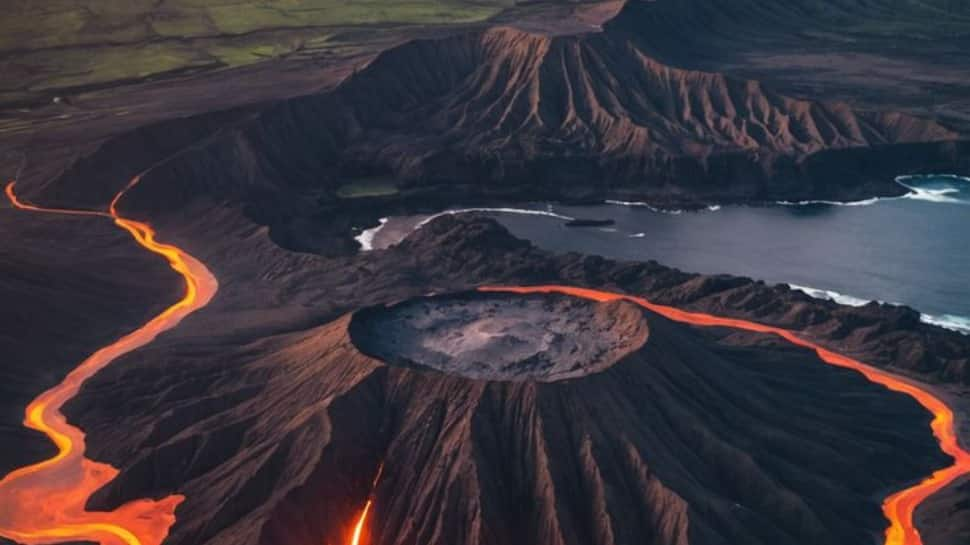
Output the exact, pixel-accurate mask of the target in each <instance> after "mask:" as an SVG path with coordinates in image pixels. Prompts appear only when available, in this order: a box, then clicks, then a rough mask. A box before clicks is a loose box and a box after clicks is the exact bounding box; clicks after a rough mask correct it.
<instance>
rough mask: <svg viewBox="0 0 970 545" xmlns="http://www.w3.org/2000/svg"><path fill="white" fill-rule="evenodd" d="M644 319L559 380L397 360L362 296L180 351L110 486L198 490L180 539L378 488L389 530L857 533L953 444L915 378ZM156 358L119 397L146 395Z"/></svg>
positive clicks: (392, 533) (320, 514)
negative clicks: (627, 349) (371, 333)
mask: <svg viewBox="0 0 970 545" xmlns="http://www.w3.org/2000/svg"><path fill="white" fill-rule="evenodd" d="M645 319H646V320H647V322H648V323H649V328H650V331H651V335H650V339H649V341H648V342H646V343H645V344H643V345H642V347H640V348H639V349H637V350H635V351H633V352H632V353H630V354H628V355H626V356H625V357H623V358H622V359H621V360H619V361H617V362H616V363H615V364H614V365H612V366H610V367H608V368H606V369H603V370H602V371H601V372H599V373H594V374H590V375H587V376H585V377H576V378H573V379H570V380H565V381H556V382H534V381H505V380H502V381H493V380H481V379H477V380H476V379H469V378H466V377H464V376H456V375H453V374H450V373H442V372H439V371H433V370H417V369H412V368H404V367H398V366H390V367H389V366H387V365H386V364H384V363H382V362H381V361H379V360H375V359H372V358H370V357H367V356H365V355H363V354H361V353H359V352H358V351H357V350H356V349H355V348H354V346H353V343H352V341H351V339H350V336H349V335H348V326H349V323H350V317H349V316H348V317H344V318H341V319H339V320H336V321H335V322H333V323H331V324H328V325H325V326H320V327H317V328H313V329H311V330H308V331H304V332H298V333H293V334H289V335H283V336H278V337H275V338H272V339H266V340H264V341H261V342H259V343H257V344H253V345H249V346H244V347H239V348H235V349H232V348H229V349H225V348H224V349H223V350H221V351H220V352H219V353H218V354H217V353H214V352H210V351H209V350H203V351H200V350H197V349H195V350H190V351H186V352H183V353H182V354H180V355H179V356H178V357H177V358H176V359H175V360H174V361H171V360H169V361H168V362H167V365H166V366H165V374H164V375H160V376H157V377H156V378H155V379H154V380H153V381H152V382H154V385H153V388H155V391H158V390H157V389H158V388H159V386H161V391H163V392H166V393H165V394H164V395H163V396H161V397H156V400H155V401H154V402H153V405H155V406H154V408H153V410H155V411H157V410H159V409H161V410H162V414H165V415H167V416H166V417H165V418H163V419H162V420H161V421H159V422H157V423H155V424H150V425H148V426H147V427H146V428H145V429H144V432H140V433H136V434H135V435H134V436H130V437H129V439H128V440H127V441H126V443H127V446H136V445H140V446H138V447H137V448H136V450H135V451H134V452H132V453H131V457H130V458H129V459H128V464H129V469H127V470H126V471H125V473H124V475H123V476H122V478H121V479H119V480H118V481H116V482H115V483H113V484H112V485H110V486H109V487H107V488H106V489H105V490H103V491H102V492H101V493H99V495H98V498H97V503H96V505H98V506H106V505H113V504H116V503H119V502H121V501H123V500H125V499H127V498H131V497H140V496H145V495H149V496H151V495H156V494H160V493H162V492H163V491H170V490H178V491H179V492H181V493H184V494H186V496H187V498H188V499H187V500H186V503H185V504H184V505H183V506H182V507H180V508H179V512H178V516H179V519H178V523H177V524H176V526H175V527H174V531H173V533H172V535H171V537H170V540H171V543H173V544H180V543H234V544H246V543H262V544H266V545H275V544H283V543H293V542H314V543H328V542H329V543H340V542H342V540H343V539H344V538H345V536H346V535H347V533H348V531H349V529H350V528H351V526H352V525H353V524H354V522H356V519H357V516H358V514H359V510H360V509H361V507H362V505H363V503H364V501H365V499H366V498H367V497H368V496H369V495H371V494H373V498H374V501H375V503H374V508H373V510H372V512H371V516H370V518H369V522H368V527H369V529H370V533H371V536H372V537H371V543H374V544H379V543H387V544H392V543H393V544H412V543H414V544H417V543H429V544H450V543H464V544H496V545H497V544H506V543H523V544H524V543H560V544H576V545H580V544H591V543H598V544H613V543H628V542H631V541H641V540H647V541H650V542H653V543H659V544H686V543H692V544H700V545H706V544H724V545H729V544H735V543H749V544H760V543H764V544H766V545H767V544H789V543H791V544H795V543H859V542H864V541H865V540H866V539H868V536H869V535H871V533H874V532H878V531H879V530H881V527H882V525H883V520H882V517H881V513H880V510H879V506H878V501H877V500H875V499H874V495H875V494H876V493H877V492H880V491H882V490H885V489H886V488H889V487H893V486H898V485H899V483H902V482H905V481H908V480H911V479H913V478H915V477H917V476H919V475H922V474H924V473H925V472H926V471H927V470H928V469H931V468H933V467H937V466H940V465H942V464H943V463H944V462H945V460H944V458H943V457H942V456H941V455H939V454H938V453H937V452H936V450H935V445H934V442H933V441H932V439H931V437H930V433H929V431H928V428H927V423H928V420H929V417H928V415H926V414H925V413H924V412H923V411H922V410H921V409H920V408H919V406H918V405H917V404H916V403H915V402H913V401H912V400H909V399H908V398H906V397H905V396H902V395H899V394H891V393H887V392H886V391H884V390H883V389H881V388H880V387H878V386H875V385H873V384H871V383H868V382H867V381H866V380H865V379H863V378H862V377H861V376H860V375H858V374H855V373H852V372H848V371H844V370H839V369H835V368H832V367H830V366H826V365H825V364H823V363H822V362H820V361H819V360H817V358H816V357H815V356H814V355H813V354H811V353H809V352H806V351H803V350H797V349H794V348H791V347H789V346H786V345H785V344H784V343H782V342H780V341H777V340H775V339H771V338H766V337H761V336H758V335H747V334H736V333H733V332H727V331H725V332H720V331H713V332H711V331H707V332H702V331H699V330H694V329H692V328H689V327H685V326H682V325H678V324H675V323H671V322H669V321H667V320H665V319H662V318H659V317H657V316H654V315H650V314H646V315H645ZM143 358H144V356H143ZM151 359H153V358H151V357H150V356H148V360H143V363H147V364H148V365H147V366H145V365H140V366H136V369H133V370H130V371H128V372H125V373H124V376H125V377H126V378H125V379H124V380H121V381H115V382H113V387H114V388H116V389H120V390H121V392H118V393H119V394H121V393H123V394H124V395H123V396H120V397H123V398H126V399H142V398H143V397H144V395H145V393H146V391H145V390H144V388H146V387H148V383H147V382H146V381H145V380H144V377H145V375H144V373H146V372H149V369H150V368H152V367H153V365H151V364H150V363H149V362H150V360H151ZM130 363H131V362H129V364H130ZM137 367H142V369H140V370H139V369H137ZM200 373H201V374H202V376H210V377H213V378H214V379H215V380H214V381H212V382H210V383H209V384H210V385H209V387H208V388H206V390H205V394H204V397H200V396H199V395H198V394H193V393H192V392H191V391H190V389H187V388H189V386H190V385H193V384H195V383H196V381H198V380H199V378H200ZM216 377H218V378H216ZM99 382H101V381H99ZM192 389H194V387H193V388H192ZM244 391H245V393H243V392H244ZM159 405H160V406H159ZM131 408H132V407H130V406H129V407H126V409H127V410H130V409H131ZM105 409H106V408H102V407H98V406H95V407H90V408H89V410H88V411H87V412H86V413H85V416H84V420H85V421H86V422H92V421H100V422H102V425H103V423H106V421H105V418H106V417H109V414H107V413H106V412H105ZM117 414H121V413H120V412H119V411H111V415H117ZM125 414H128V413H125ZM133 414H134V415H138V414H139V412H138V411H135V412H134V413H133ZM180 414H189V415H191V417H190V418H189V420H193V419H194V422H190V421H186V420H184V416H178V418H179V419H181V420H183V423H181V424H179V423H178V421H173V419H175V418H176V417H177V415H180ZM124 418H128V416H126V417H124ZM136 418H138V417H137V416H136ZM888 420H891V421H893V422H895V423H896V425H895V426H894V427H893V428H891V429H889V428H886V427H884V426H881V425H880V423H881V422H885V421H888ZM98 428H100V426H95V427H94V430H97V429H98ZM163 428H164V429H165V430H166V431H165V432H164V433H160V431H161V429H163ZM127 446H126V447H125V450H127V449H128V448H127ZM901 452H905V453H907V454H906V456H900V455H899V453H901ZM380 465H382V466H383V469H382V470H381V473H380V478H379V480H378V481H377V484H376V486H373V488H372V480H373V478H374V476H375V475H377V472H378V467H379V466H380Z"/></svg>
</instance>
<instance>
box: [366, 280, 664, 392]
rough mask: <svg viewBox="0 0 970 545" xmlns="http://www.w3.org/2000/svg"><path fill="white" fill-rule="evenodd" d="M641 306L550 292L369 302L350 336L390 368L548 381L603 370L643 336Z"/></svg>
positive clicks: (645, 334) (644, 326)
mask: <svg viewBox="0 0 970 545" xmlns="http://www.w3.org/2000/svg"><path fill="white" fill-rule="evenodd" d="M648 332H649V329H648V327H647V322H646V320H645V318H644V316H643V311H642V310H641V309H639V308H637V307H636V306H635V305H633V304H631V303H628V302H622V301H617V302H609V303H598V302H595V301H589V300H585V299H578V298H575V297H568V296H564V295H556V294H537V295H527V296H519V295H511V294H500V293H479V292H464V293H457V294H449V295H441V296H431V297H421V298H416V299H410V300H407V301H404V302H401V303H398V304H395V305H389V306H383V305H381V306H375V307H370V308H367V309H364V310H361V311H360V312H357V313H356V314H355V315H354V318H353V319H352V321H351V324H350V335H351V339H352V340H353V342H354V344H356V345H357V348H358V349H360V350H361V352H363V353H365V354H367V355H369V356H372V357H374V358H377V359H380V360H383V361H385V362H387V363H388V364H390V365H398V366H403V367H412V368H419V369H420V368H424V369H429V368H430V369H435V370H437V371H441V372H444V373H449V374H454V375H460V376H464V377H468V378H473V379H484V380H493V381H523V380H533V381H538V382H554V381H558V380H565V379H570V378H578V377H582V376H586V375H589V374H591V373H597V372H600V371H603V370H605V369H607V368H609V367H610V366H611V365H613V364H614V363H615V362H617V361H618V360H620V359H621V358H623V357H624V356H626V355H628V354H630V353H631V352H633V351H635V350H637V349H639V348H641V347H642V346H643V344H644V343H645V342H646V341H647V337H648V336H649V333H648Z"/></svg>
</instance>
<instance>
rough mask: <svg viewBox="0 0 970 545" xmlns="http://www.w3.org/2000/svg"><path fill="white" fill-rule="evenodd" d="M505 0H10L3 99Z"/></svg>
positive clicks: (422, 20)
mask: <svg viewBox="0 0 970 545" xmlns="http://www.w3.org/2000/svg"><path fill="white" fill-rule="evenodd" d="M510 3H511V2H510V1H509V0H480V1H473V0H263V1H256V0H163V1H158V0H124V1H119V0H8V1H7V2H4V3H3V4H4V5H3V7H2V8H0V9H2V10H3V15H2V17H0V71H2V73H3V74H4V77H3V78H0V104H2V103H4V102H10V101H12V100H22V99H29V98H30V97H31V96H35V95H38V94H48V95H49V94H50V93H51V92H53V91H55V90H57V89H64V88H72V87H78V86H90V85H99V84H110V83H111V82H114V81H119V80H128V79H132V78H144V77H147V76H151V75H154V74H163V73H166V72H171V71H176V70H184V69H192V68H225V67H233V66H240V65H245V64H250V63H254V62H260V61H264V60H267V59H272V58H276V57H280V56H283V55H289V54H292V53H294V52H296V51H307V50H309V51H315V50H322V49H326V48H327V47H328V45H329V44H330V38H331V36H332V35H333V34H334V33H335V32H338V31H339V30H341V29H343V28H348V27H355V26H359V25H373V24H385V25H386V24H394V25H431V24H448V23H465V22H474V21H481V20H484V19H487V18H489V17H491V16H493V15H495V14H496V13H497V12H498V11H500V10H501V9H503V8H504V7H506V5H510Z"/></svg>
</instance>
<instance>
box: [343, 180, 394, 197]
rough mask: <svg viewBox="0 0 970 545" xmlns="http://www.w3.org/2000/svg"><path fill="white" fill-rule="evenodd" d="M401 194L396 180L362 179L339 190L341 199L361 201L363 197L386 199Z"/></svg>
mask: <svg viewBox="0 0 970 545" xmlns="http://www.w3.org/2000/svg"><path fill="white" fill-rule="evenodd" d="M398 193H399V190H398V188H397V185H396V184H395V183H394V180H391V179H387V178H361V179H359V180H354V181H353V182H350V183H348V184H344V185H342V186H340V187H339V188H338V189H337V196H338V197H340V198H341V199H360V198H363V197H386V196H389V195H396V194H398Z"/></svg>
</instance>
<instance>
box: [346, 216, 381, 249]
mask: <svg viewBox="0 0 970 545" xmlns="http://www.w3.org/2000/svg"><path fill="white" fill-rule="evenodd" d="M379 221H380V222H381V223H380V225H378V226H376V227H371V228H370V229H364V230H363V231H361V232H360V234H359V235H357V236H355V237H354V240H356V241H357V242H359V243H360V251H362V252H368V251H370V250H373V249H374V237H376V236H377V233H378V232H379V231H380V230H381V229H383V228H384V226H385V225H387V222H388V218H381V219H380V220H379Z"/></svg>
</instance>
